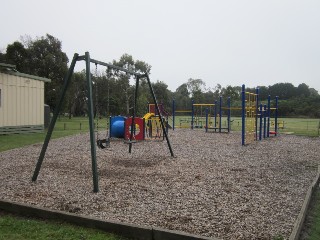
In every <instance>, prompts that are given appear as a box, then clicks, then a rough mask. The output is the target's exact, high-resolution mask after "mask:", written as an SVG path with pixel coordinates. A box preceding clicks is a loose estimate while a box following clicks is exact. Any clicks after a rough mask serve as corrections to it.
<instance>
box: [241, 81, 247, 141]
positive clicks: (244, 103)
mask: <svg viewBox="0 0 320 240" xmlns="http://www.w3.org/2000/svg"><path fill="white" fill-rule="evenodd" d="M245 90H246V86H245V85H244V84H243V85H242V91H241V103H242V111H241V116H242V134H241V137H242V146H244V145H245V144H246V141H245V131H246V127H245V124H246V92H245Z"/></svg>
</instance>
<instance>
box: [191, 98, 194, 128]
mask: <svg viewBox="0 0 320 240" xmlns="http://www.w3.org/2000/svg"><path fill="white" fill-rule="evenodd" d="M191 104H192V107H191V129H193V123H194V106H193V104H194V100H193V99H192V101H191Z"/></svg>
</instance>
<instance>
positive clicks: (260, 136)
mask: <svg viewBox="0 0 320 240" xmlns="http://www.w3.org/2000/svg"><path fill="white" fill-rule="evenodd" d="M262 116H263V110H262V103H261V104H260V124H259V140H260V141H261V139H262Z"/></svg>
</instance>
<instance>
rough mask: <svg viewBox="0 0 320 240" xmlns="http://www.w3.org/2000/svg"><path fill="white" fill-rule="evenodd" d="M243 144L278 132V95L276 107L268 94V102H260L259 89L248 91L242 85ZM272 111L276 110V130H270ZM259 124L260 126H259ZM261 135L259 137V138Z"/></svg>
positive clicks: (275, 134)
mask: <svg viewBox="0 0 320 240" xmlns="http://www.w3.org/2000/svg"><path fill="white" fill-rule="evenodd" d="M241 100H242V114H241V115H242V134H241V136H242V138H241V139H242V145H247V144H250V143H252V142H254V141H257V140H258V139H259V140H262V138H268V137H270V135H274V136H277V134H278V96H276V99H275V107H271V98H270V96H268V103H267V104H262V103H260V104H259V89H258V88H256V92H255V93H251V92H246V91H245V85H242V92H241ZM271 111H274V131H272V130H270V129H271V128H270V123H271ZM258 125H259V128H258ZM258 136H259V138H258Z"/></svg>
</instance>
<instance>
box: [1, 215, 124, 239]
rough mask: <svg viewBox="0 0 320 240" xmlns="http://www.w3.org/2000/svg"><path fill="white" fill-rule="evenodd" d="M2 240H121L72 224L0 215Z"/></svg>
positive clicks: (111, 235)
mask: <svg viewBox="0 0 320 240" xmlns="http://www.w3.org/2000/svg"><path fill="white" fill-rule="evenodd" d="M0 226H1V227H0V240H49V239H61V240H63V239H65V240H73V239H74V240H79V239H82V240H120V239H123V238H120V237H118V236H115V235H113V234H108V233H105V232H102V231H98V230H94V229H88V228H83V227H77V226H72V225H70V224H66V223H61V222H54V221H41V220H35V219H29V218H22V217H14V216H12V215H0Z"/></svg>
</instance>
